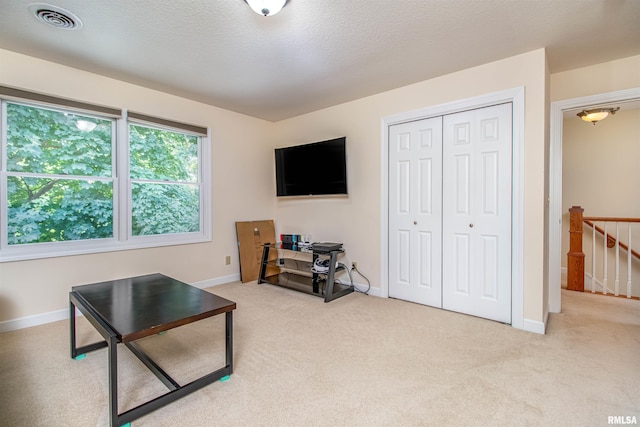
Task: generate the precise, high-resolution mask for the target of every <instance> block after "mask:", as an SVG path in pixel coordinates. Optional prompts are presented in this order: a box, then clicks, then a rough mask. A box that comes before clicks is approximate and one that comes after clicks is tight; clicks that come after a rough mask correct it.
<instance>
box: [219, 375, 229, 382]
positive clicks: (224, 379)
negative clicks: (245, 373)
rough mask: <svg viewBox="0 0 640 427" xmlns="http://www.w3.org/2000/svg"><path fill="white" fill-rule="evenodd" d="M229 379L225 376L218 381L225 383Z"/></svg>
mask: <svg viewBox="0 0 640 427" xmlns="http://www.w3.org/2000/svg"><path fill="white" fill-rule="evenodd" d="M228 379H229V375H225V376H224V377H222V378H220V381H227V380H228Z"/></svg>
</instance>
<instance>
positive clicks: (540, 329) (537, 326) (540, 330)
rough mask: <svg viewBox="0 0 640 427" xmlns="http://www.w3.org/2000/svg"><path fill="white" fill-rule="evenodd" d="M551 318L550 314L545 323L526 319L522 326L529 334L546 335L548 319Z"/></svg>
mask: <svg viewBox="0 0 640 427" xmlns="http://www.w3.org/2000/svg"><path fill="white" fill-rule="evenodd" d="M548 318H549V313H547V315H546V316H545V319H544V322H540V321H539V320H531V319H524V322H523V324H522V329H523V330H525V331H527V332H533V333H536V334H540V335H544V334H545V331H546V329H547V319H548Z"/></svg>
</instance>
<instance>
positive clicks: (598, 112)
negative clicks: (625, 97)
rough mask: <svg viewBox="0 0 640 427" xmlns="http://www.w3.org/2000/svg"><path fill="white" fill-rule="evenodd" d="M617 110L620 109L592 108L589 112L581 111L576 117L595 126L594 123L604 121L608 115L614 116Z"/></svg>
mask: <svg viewBox="0 0 640 427" xmlns="http://www.w3.org/2000/svg"><path fill="white" fill-rule="evenodd" d="M619 109H620V107H616V108H593V109H591V110H582V111H581V112H579V113H578V117H580V118H581V119H582V120H584V121H585V122H589V123H593V124H594V125H595V124H596V122H599V121H600V120H604V119H606V118H607V117H609V114H611V115H613V114H615V113H616V111H618V110H619Z"/></svg>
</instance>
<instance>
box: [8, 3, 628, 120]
mask: <svg viewBox="0 0 640 427" xmlns="http://www.w3.org/2000/svg"><path fill="white" fill-rule="evenodd" d="M34 1H35V0H27V1H23V0H0V48H3V49H7V50H11V51H15V52H19V53H23V54H27V55H31V56H35V57H39V58H43V59H46V60H50V61H54V62H58V63H61V64H65V65H69V66H72V67H75V68H79V69H83V70H87V71H91V72H94V73H98V74H102V75H105V76H109V77H114V78H116V79H120V80H124V81H128V82H131V83H135V84H139V85H142V86H146V87H149V88H153V89H158V90H161V91H164V92H168V93H172V94H176V95H180V96H183V97H186V98H190V99H194V100H197V101H201V102H205V103H207V104H211V105H215V106H219V107H222V108H225V109H229V110H233V111H237V112H241V113H244V114H248V115H251V116H255V117H260V118H264V119H267V120H271V121H277V120H281V119H285V118H288V117H293V116H296V115H299V114H303V113H306V112H310V111H314V110H317V109H320V108H324V107H328V106H331V105H336V104H339V103H342V102H346V101H349V100H353V99H357V98H361V97H364V96H368V95H372V94H375V93H379V92H382V91H385V90H389V89H394V88H397V87H400V86H404V85H407V84H411V83H415V82H418V81H422V80H427V79H430V78H433V77H436V76H439V75H444V74H448V73H451V72H455V71H458V70H461V69H465V68H469V67H472V66H475V65H480V64H483V63H487V62H491V61H494V60H497V59H502V58H506V57H509V56H512V55H516V54H520V53H524V52H528V51H531V50H534V49H538V48H542V47H546V48H547V55H548V61H549V67H550V69H551V72H554V73H555V72H559V71H564V70H568V69H572V68H577V67H583V66H587V65H591V64H596V63H600V62H606V61H609V60H612V59H617V58H623V57H628V56H633V55H638V54H640V1H638V0H291V1H290V2H289V4H288V5H287V6H286V7H285V8H284V9H283V10H282V12H280V13H279V14H278V15H275V16H272V17H268V18H265V17H262V16H259V15H257V14H255V13H254V12H253V11H252V10H251V9H250V8H249V7H248V6H247V5H246V4H245V3H244V1H243V0H91V1H87V0H47V1H46V2H47V3H49V4H52V5H54V6H58V7H62V8H64V9H66V10H68V11H70V12H72V13H74V14H75V15H77V16H78V17H79V18H80V20H81V21H82V23H83V27H82V28H80V29H78V30H61V29H56V28H54V27H51V26H48V25H46V24H43V23H42V22H40V21H38V20H37V19H36V18H35V17H34V16H33V15H32V14H31V13H30V12H29V9H28V7H27V6H28V5H29V4H31V3H34ZM0 66H1V64H0Z"/></svg>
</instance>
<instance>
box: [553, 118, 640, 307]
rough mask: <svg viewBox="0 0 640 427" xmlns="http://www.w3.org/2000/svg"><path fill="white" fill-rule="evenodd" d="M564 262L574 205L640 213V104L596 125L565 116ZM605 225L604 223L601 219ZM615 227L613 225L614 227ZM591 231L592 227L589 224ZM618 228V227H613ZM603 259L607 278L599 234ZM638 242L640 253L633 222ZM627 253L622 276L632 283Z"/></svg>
mask: <svg viewBox="0 0 640 427" xmlns="http://www.w3.org/2000/svg"><path fill="white" fill-rule="evenodd" d="M562 143H563V144H562V212H563V215H562V217H563V227H562V252H561V253H562V255H563V257H562V266H563V267H565V268H566V266H567V257H566V256H564V255H566V254H567V252H568V251H569V214H568V210H569V208H570V207H571V206H575V205H577V206H582V207H583V208H584V210H585V212H584V215H585V216H611V217H633V218H640V197H638V196H637V194H638V188H637V187H638V183H639V182H640V168H639V167H638V159H640V109H634V110H628V111H625V110H622V111H619V112H618V113H616V114H615V115H614V116H611V117H609V118H607V119H606V120H603V121H601V122H599V123H598V124H597V125H595V126H594V125H591V124H589V123H585V122H583V121H582V120H580V119H579V118H578V117H576V116H575V114H573V113H572V114H571V116H570V117H567V118H565V119H564V123H563V135H562ZM600 227H602V224H600ZM611 227H613V225H612V226H611ZM585 230H588V232H589V233H591V229H590V228H588V227H585ZM608 232H609V233H615V228H609V229H608ZM620 233H621V235H620V240H621V241H622V242H627V240H628V239H627V237H626V236H627V226H626V225H622V224H621V225H620ZM596 242H597V243H596V244H597V247H596V248H597V249H596V253H597V254H598V259H599V261H598V262H597V263H596V267H597V272H596V277H597V278H598V279H599V280H601V279H602V266H601V264H599V263H600V262H602V258H601V257H602V247H601V245H602V239H600V238H597V239H596ZM632 244H633V247H634V248H635V249H636V251H638V252H640V249H639V248H640V224H635V225H634V226H633V227H632ZM583 248H584V252H585V253H587V254H588V256H587V258H586V259H585V268H586V270H587V272H590V271H591V238H590V235H585V240H584V244H583ZM626 255H627V254H626V252H624V251H621V253H620V256H621V257H623V258H622V262H621V278H623V279H624V282H625V286H626V277H627V263H626ZM614 256H615V252H614V251H613V249H611V250H609V257H610V258H609V268H608V276H609V287H610V288H613V285H612V284H613V279H614V278H615V274H614V273H615V270H614V262H613V260H614V258H613V257H614ZM632 266H633V270H632V278H633V282H634V285H633V295H636V296H637V295H640V262H637V261H634V262H632Z"/></svg>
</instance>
